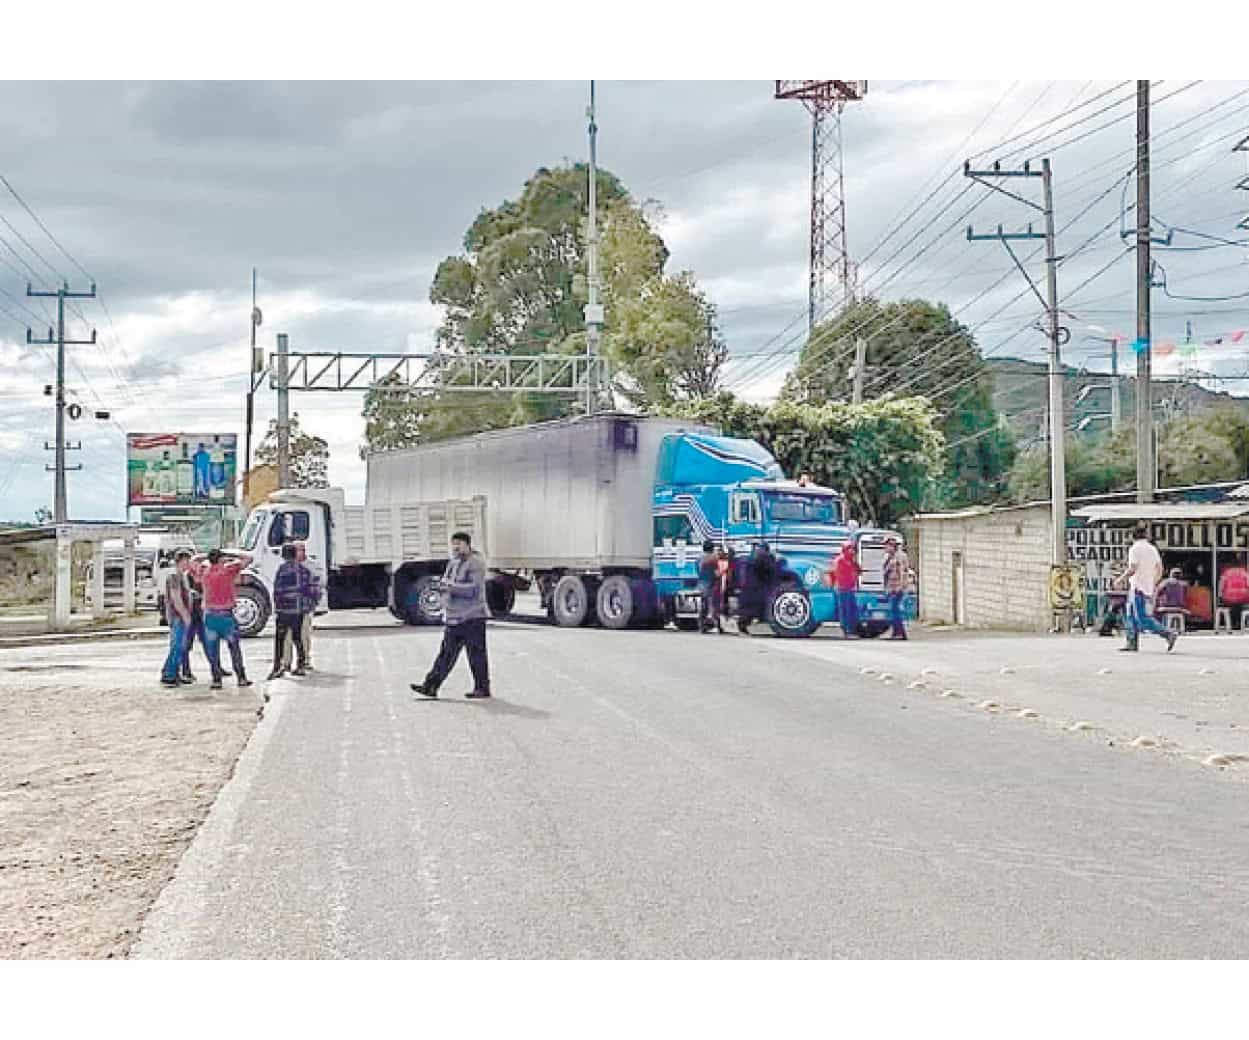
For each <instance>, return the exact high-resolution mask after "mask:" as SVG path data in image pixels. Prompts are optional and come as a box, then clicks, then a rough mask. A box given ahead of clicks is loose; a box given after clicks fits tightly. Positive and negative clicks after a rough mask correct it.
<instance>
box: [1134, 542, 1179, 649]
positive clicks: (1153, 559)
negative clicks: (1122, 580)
mask: <svg viewBox="0 0 1249 1040" xmlns="http://www.w3.org/2000/svg"><path fill="white" fill-rule="evenodd" d="M1132 535H1133V537H1134V538H1135V539H1136V540H1135V541H1134V542H1133V543H1132V548H1131V549H1129V550H1128V569H1127V579H1128V609H1127V616H1126V618H1125V621H1124V627H1125V629H1126V631H1127V637H1128V641H1127V643H1126V645H1124V646H1121V647H1120V648H1119V649H1120V650H1126V651H1129V652H1135V651H1136V649H1137V647H1138V645H1139V643H1140V634H1141V633H1142V632H1152V633H1153V634H1154V635H1156V636H1161V637H1162V638H1163V639H1165V640H1166V641H1167V652H1168V653H1169V652H1170V651H1171V650H1173V649H1175V641H1176V640H1177V639H1179V633H1178V632H1173V631H1171V630H1170V629H1168V628H1167V627H1166V626H1165V625H1162V624H1160V623H1159V622H1158V619H1157V618H1155V617H1154V593H1155V592H1156V590H1157V588H1158V582H1159V581H1161V580H1162V557H1161V556H1160V555H1159V554H1158V550H1157V549H1156V548H1155V547H1154V545H1153V543H1152V542H1151V541H1150V540H1149V525H1148V524H1144V523H1140V524H1137V525H1136V527H1135V529H1134V530H1133V532H1132Z"/></svg>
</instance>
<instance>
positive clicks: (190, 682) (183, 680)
mask: <svg viewBox="0 0 1249 1040" xmlns="http://www.w3.org/2000/svg"><path fill="white" fill-rule="evenodd" d="M178 685H179V686H194V685H195V680H194V679H188V678H187V677H186V676H185V675H182V676H179V677H178Z"/></svg>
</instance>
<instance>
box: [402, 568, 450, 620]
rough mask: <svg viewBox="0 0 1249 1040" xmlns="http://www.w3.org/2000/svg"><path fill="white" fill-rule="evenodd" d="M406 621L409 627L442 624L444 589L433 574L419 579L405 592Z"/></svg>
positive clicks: (404, 614)
mask: <svg viewBox="0 0 1249 1040" xmlns="http://www.w3.org/2000/svg"><path fill="white" fill-rule="evenodd" d="M403 606H404V613H403V616H404V619H405V620H406V621H407V623H408V624H409V625H439V624H441V623H442V589H441V588H440V587H439V585H438V579H437V578H435V577H434V576H433V575H432V574H426V575H425V576H424V577H423V578H417V579H416V581H414V582H412V584H411V585H409V586H408V587H407V589H406V590H405V591H404V604H403Z"/></svg>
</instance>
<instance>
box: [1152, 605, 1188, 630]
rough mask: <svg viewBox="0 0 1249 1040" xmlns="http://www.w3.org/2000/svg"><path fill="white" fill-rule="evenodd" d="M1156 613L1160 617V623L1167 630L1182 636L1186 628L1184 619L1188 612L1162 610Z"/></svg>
mask: <svg viewBox="0 0 1249 1040" xmlns="http://www.w3.org/2000/svg"><path fill="white" fill-rule="evenodd" d="M1158 613H1159V614H1161V615H1162V623H1163V624H1164V625H1166V626H1167V628H1169V629H1171V630H1172V631H1173V632H1178V633H1179V634H1180V635H1183V634H1184V631H1185V629H1186V627H1187V621H1186V618H1187V615H1188V611H1186V610H1168V609H1166V608H1163V609H1162V610H1159V611H1158Z"/></svg>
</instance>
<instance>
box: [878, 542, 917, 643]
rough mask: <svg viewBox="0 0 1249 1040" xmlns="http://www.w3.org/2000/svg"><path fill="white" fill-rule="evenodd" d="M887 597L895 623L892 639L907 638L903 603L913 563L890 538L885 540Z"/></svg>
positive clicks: (891, 617) (890, 613) (898, 544)
mask: <svg viewBox="0 0 1249 1040" xmlns="http://www.w3.org/2000/svg"><path fill="white" fill-rule="evenodd" d="M884 578H885V595H886V596H888V597H889V620H890V621H891V622H892V623H893V635H891V636H890V637H889V638H890V639H905V638H906V622H905V619H904V618H903V616H902V601H903V599H905V598H906V593H907V589H908V587H909V586H910V579H911V561H910V560H909V559H907V555H906V552H905V550H904V549H903V548H902V546H901V543H900V542H899V541H898V540H897V539H896V538H894V537H892V536H890V537H888V538H886V539H885V562H884Z"/></svg>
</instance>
